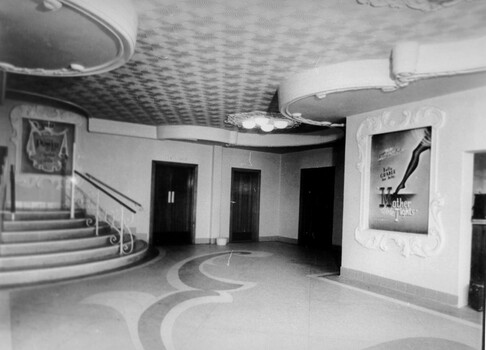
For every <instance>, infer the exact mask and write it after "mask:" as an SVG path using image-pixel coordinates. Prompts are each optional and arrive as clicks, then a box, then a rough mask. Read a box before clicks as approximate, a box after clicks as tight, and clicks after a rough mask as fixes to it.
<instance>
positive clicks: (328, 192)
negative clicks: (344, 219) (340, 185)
mask: <svg viewBox="0 0 486 350" xmlns="http://www.w3.org/2000/svg"><path fill="white" fill-rule="evenodd" d="M300 181H301V182H300V220H299V244H301V245H306V246H311V247H319V248H329V247H331V246H332V229H333V215H334V167H327V168H314V169H302V170H301V178H300Z"/></svg>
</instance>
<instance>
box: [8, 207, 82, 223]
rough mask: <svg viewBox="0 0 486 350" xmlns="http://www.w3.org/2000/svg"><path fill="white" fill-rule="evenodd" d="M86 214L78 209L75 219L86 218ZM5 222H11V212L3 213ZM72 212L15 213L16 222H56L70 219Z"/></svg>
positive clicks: (32, 211)
mask: <svg viewBox="0 0 486 350" xmlns="http://www.w3.org/2000/svg"><path fill="white" fill-rule="evenodd" d="M84 215H85V212H84V210H82V209H76V211H75V212H74V217H76V218H79V217H84ZM2 217H3V220H4V221H11V220H12V214H11V213H10V212H3V215H2ZM70 217H71V212H70V211H69V210H18V211H16V212H15V220H16V221H19V220H56V219H69V218H70Z"/></svg>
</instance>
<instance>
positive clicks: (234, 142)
mask: <svg viewBox="0 0 486 350" xmlns="http://www.w3.org/2000/svg"><path fill="white" fill-rule="evenodd" d="M88 129H89V131H90V132H97V133H103V134H110V135H120V136H131V137H141V138H148V139H155V140H175V141H204V142H209V143H216V144H224V145H228V146H237V147H238V146H239V147H264V148H278V147H301V146H318V145H323V144H329V143H332V142H335V141H338V140H340V139H342V138H343V137H344V130H342V129H323V130H319V131H317V132H307V133H285V134H266V133H265V134H254V133H244V132H238V131H231V130H226V129H220V128H213V127H208V126H195V125H161V126H149V125H140V124H132V123H124V122H115V121H109V120H104V119H95V118H90V119H89V120H88Z"/></svg>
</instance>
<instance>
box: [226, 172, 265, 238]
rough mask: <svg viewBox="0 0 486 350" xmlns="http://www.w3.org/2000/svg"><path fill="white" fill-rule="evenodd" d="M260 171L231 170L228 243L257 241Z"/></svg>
mask: <svg viewBox="0 0 486 350" xmlns="http://www.w3.org/2000/svg"><path fill="white" fill-rule="evenodd" d="M260 176H261V171H260V170H252V169H237V168H233V169H232V170H231V210H230V241H231V242H251V241H258V236H259V232H258V230H259V220H260Z"/></svg>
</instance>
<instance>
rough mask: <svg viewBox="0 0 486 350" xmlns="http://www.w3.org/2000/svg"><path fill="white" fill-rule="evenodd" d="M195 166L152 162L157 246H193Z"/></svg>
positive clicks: (153, 224)
mask: <svg viewBox="0 0 486 350" xmlns="http://www.w3.org/2000/svg"><path fill="white" fill-rule="evenodd" d="M195 177H196V166H195V165H187V164H176V163H163V162H154V163H153V184H152V196H153V201H152V203H153V207H152V208H153V211H152V237H153V243H154V244H155V245H167V244H192V243H194V226H195V225H194V218H195V214H194V211H195V200H194V199H195Z"/></svg>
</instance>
